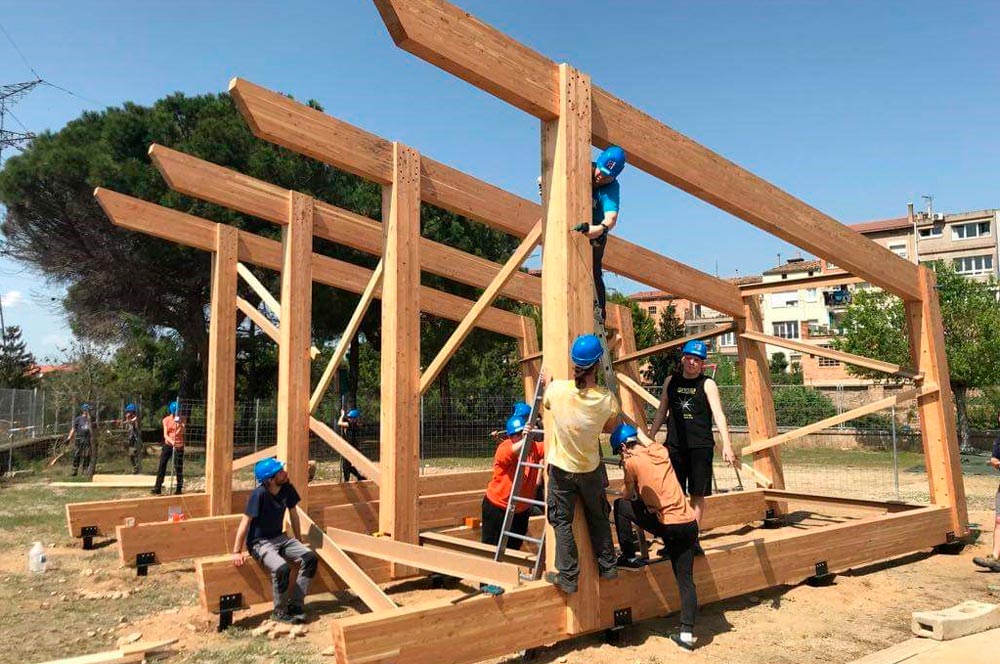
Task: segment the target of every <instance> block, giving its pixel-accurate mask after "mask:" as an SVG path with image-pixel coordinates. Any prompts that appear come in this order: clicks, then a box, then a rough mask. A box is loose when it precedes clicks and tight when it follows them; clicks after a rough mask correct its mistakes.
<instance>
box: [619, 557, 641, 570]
mask: <svg viewBox="0 0 1000 664" xmlns="http://www.w3.org/2000/svg"><path fill="white" fill-rule="evenodd" d="M618 566H619V567H624V568H626V569H642V568H643V567H645V566H646V559H645V558H641V557H639V556H632V557H631V558H626V557H625V554H624V553H620V554H618Z"/></svg>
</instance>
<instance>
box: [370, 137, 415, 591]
mask: <svg viewBox="0 0 1000 664" xmlns="http://www.w3.org/2000/svg"><path fill="white" fill-rule="evenodd" d="M392 153H393V160H392V161H393V171H392V173H393V180H392V185H388V186H386V187H384V188H383V190H382V217H383V222H382V223H383V226H384V231H383V232H384V233H385V253H384V257H383V259H382V260H383V274H382V373H381V375H382V390H381V394H382V439H381V441H380V449H381V452H382V454H381V459H380V461H379V463H380V466H381V469H382V473H381V474H382V481H381V484H380V485H379V491H380V496H381V498H380V505H379V529H380V530H381V531H382V532H384V533H389V534H391V535H392V538H393V539H395V540H399V541H400V542H407V543H409V544H417V543H418V535H419V531H418V521H417V475H418V472H419V463H420V459H419V453H420V298H419V295H418V294H419V288H418V286H419V285H420V255H419V252H418V247H419V246H420V244H419V242H420V155H419V153H417V152H416V151H415V150H413V149H411V148H408V147H406V146H404V145H402V144H400V143H393V147H392ZM392 573H393V576H394V577H398V576H404V575H409V574H412V573H414V570H412V568H409V567H406V566H404V565H398V564H395V563H394V564H393V572H392Z"/></svg>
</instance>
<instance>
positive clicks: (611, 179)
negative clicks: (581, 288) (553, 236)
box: [573, 145, 625, 318]
mask: <svg viewBox="0 0 1000 664" xmlns="http://www.w3.org/2000/svg"><path fill="white" fill-rule="evenodd" d="M593 166H594V177H593V184H592V187H591V190H590V191H591V201H592V214H591V218H590V223H587V222H582V223H580V224H577V225H576V226H575V227H574V228H573V230H575V231H578V232H580V233H583V234H584V235H586V236H587V237H588V238H590V246H591V247H592V248H593V255H594V288H595V289H596V290H597V301H598V303H599V304H600V307H601V317H602V318H607V310H606V305H607V291H606V289H605V287H604V269H603V263H604V248H605V246H606V245H607V244H608V233H610V232H611V229H612V228H614V227H615V224H616V223H618V211H619V208H620V207H621V201H620V198H619V188H618V174H619V173H621V172H622V169H623V168H625V150H622V149H621V148H620V147H618V146H617V145H612V146H610V147H609V148H607V149H606V150H604V152H602V153H601V154H600V156H598V157H597V161H595V162H594V163H593Z"/></svg>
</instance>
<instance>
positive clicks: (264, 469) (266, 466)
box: [253, 457, 285, 484]
mask: <svg viewBox="0 0 1000 664" xmlns="http://www.w3.org/2000/svg"><path fill="white" fill-rule="evenodd" d="M284 469H285V462H284V461H278V460H277V459H275V458H274V457H270V458H268V459H261V460H260V461H258V462H257V463H255V464H254V466H253V476H254V477H255V478H256V479H257V483H258V484H263V483H264V482H266V481H268V480H269V479H271V478H272V477H274V476H275V475H277V474H278V473H280V472H281V471H283V470H284Z"/></svg>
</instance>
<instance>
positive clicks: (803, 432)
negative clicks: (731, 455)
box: [740, 383, 938, 488]
mask: <svg viewBox="0 0 1000 664" xmlns="http://www.w3.org/2000/svg"><path fill="white" fill-rule="evenodd" d="M937 390H938V386H937V385H936V384H933V383H929V384H925V385H921V386H920V387H914V388H910V389H908V390H903V391H902V392H900V393H898V394H896V395H894V396H891V397H886V398H884V399H879V400H878V401H873V402H872V403H869V404H865V405H864V406H858V407H857V408H852V409H851V410H848V411H845V412H843V413H840V414H839V415H833V416H832V417H827V418H825V419H822V420H820V421H819V422H813V423H812V424H807V425H806V426H804V427H799V428H798V429H795V430H794V431H789V432H787V433H783V434H781V435H778V436H773V437H771V438H768V439H766V440H761V441H759V442H756V443H752V444H750V445H747V446H745V447H743V448H742V449H741V450H740V455H742V456H746V455H747V454H754V453H757V452H762V451H764V450H766V449H769V448H772V447H775V446H776V445H781V444H782V443H787V442H790V441H793V440H798V439H799V438H802V437H804V436H808V435H809V434H811V433H816V432H818V431H823V430H824V429H828V428H830V427H832V426H836V425H838V424H843V423H844V422H849V421H851V420H854V419H857V418H859V417H863V416H865V415H871V414H872V413H877V412H878V411H880V410H885V409H886V408H889V407H891V406H898V405H901V404H903V403H906V402H907V401H910V400H911V399H916V398H917V397H920V396H923V395H925V394H933V393H934V392H936V391H937ZM775 488H778V487H775Z"/></svg>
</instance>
